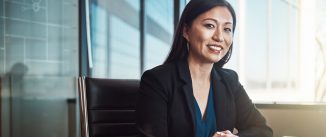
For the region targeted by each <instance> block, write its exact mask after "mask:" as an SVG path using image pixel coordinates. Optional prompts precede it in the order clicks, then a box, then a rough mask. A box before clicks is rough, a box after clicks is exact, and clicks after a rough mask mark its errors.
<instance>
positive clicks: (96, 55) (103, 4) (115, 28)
mask: <svg viewBox="0 0 326 137" xmlns="http://www.w3.org/2000/svg"><path fill="white" fill-rule="evenodd" d="M139 4H140V3H139V1H137V0H126V1H125V0H119V1H117V0H96V1H92V3H91V32H92V33H91V39H92V59H93V64H94V66H93V68H92V76H93V77H107V78H120V79H123V78H129V79H130V78H135V79H136V78H139V77H140V32H139V12H140V10H139V7H140V5H139Z"/></svg>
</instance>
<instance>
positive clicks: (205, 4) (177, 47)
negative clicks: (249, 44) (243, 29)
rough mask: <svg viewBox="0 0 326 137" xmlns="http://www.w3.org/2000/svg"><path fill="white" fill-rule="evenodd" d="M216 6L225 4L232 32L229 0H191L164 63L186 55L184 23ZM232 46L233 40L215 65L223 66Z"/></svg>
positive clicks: (229, 55)
mask: <svg viewBox="0 0 326 137" xmlns="http://www.w3.org/2000/svg"><path fill="white" fill-rule="evenodd" d="M216 6H225V7H227V8H228V10H229V11H230V13H231V15H232V19H233V29H232V30H233V32H234V30H235V25H236V15H235V12H234V9H233V8H232V6H231V5H230V3H229V2H227V1H226V0H191V1H190V2H189V3H188V4H187V6H186V7H185V9H184V10H183V12H182V15H181V18H180V21H179V23H178V26H177V29H176V32H175V34H174V38H173V43H172V47H171V51H170V53H169V55H168V57H167V59H166V60H165V61H164V64H166V63H170V62H175V61H179V60H181V59H183V58H185V57H186V56H187V55H188V50H187V40H186V39H185V38H184V37H183V28H184V27H185V25H188V26H191V25H192V22H193V21H194V19H195V18H197V17H198V16H199V15H201V14H203V13H204V12H206V11H208V10H210V9H212V8H214V7H216ZM232 47H233V42H232V44H231V46H230V49H229V51H228V52H227V53H226V55H225V56H224V57H223V58H222V59H221V60H220V61H218V62H217V63H215V66H216V65H217V66H218V67H223V65H224V64H225V63H227V62H228V61H229V59H230V57H231V54H232Z"/></svg>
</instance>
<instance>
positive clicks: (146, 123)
mask: <svg viewBox="0 0 326 137" xmlns="http://www.w3.org/2000/svg"><path fill="white" fill-rule="evenodd" d="M162 83H163V82H160V81H159V80H158V79H157V78H156V77H155V76H154V75H153V74H152V73H151V71H146V72H145V73H144V74H143V76H142V78H141V82H140V88H139V96H138V103H137V109H136V117H137V118H136V119H137V128H138V131H139V136H140V137H153V136H155V137H168V128H167V95H166V93H164V90H163V89H164V88H163V87H164V86H163V85H162Z"/></svg>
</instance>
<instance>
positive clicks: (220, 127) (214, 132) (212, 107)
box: [136, 0, 272, 137]
mask: <svg viewBox="0 0 326 137" xmlns="http://www.w3.org/2000/svg"><path fill="white" fill-rule="evenodd" d="M235 25H236V16H235V12H234V10H233V8H232V7H231V5H230V4H229V3H228V2H227V1H225V0H191V1H190V2H189V3H188V4H187V6H186V7H185V9H184V11H183V13H182V16H181V19H180V22H179V24H178V27H177V30H176V34H175V37H174V41H173V45H172V49H171V52H170V54H169V56H168V58H167V60H166V61H165V62H164V64H163V65H161V66H158V67H155V68H153V69H151V70H148V71H146V72H144V74H143V76H142V78H141V84H140V89H139V91H140V93H139V101H138V104H137V110H136V112H137V128H138V130H139V133H140V136H145V137H194V136H195V137H212V136H213V137H237V136H240V137H271V136H272V130H271V129H270V128H269V127H268V126H267V125H266V121H265V119H264V117H263V116H262V115H261V114H260V113H259V111H258V110H257V109H256V108H255V106H254V104H253V103H252V102H251V100H250V99H249V97H248V95H247V94H246V92H245V90H244V88H243V87H242V86H241V84H240V83H239V81H238V76H237V74H236V72H234V71H232V70H229V69H224V68H222V67H223V65H224V64H225V63H227V62H228V60H229V58H230V56H231V53H232V42H233V32H234V29H235ZM233 129H237V130H238V133H234V134H233V133H232V132H233Z"/></svg>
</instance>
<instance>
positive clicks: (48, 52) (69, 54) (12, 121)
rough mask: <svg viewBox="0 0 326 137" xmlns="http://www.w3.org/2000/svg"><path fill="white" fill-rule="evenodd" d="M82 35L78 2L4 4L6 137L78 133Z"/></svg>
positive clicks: (1, 43) (0, 48) (1, 47)
mask: <svg viewBox="0 0 326 137" xmlns="http://www.w3.org/2000/svg"><path fill="white" fill-rule="evenodd" d="M78 33H79V32H78V1H77V0H0V76H1V83H0V84H1V86H0V87H1V88H0V94H1V100H0V101H1V103H0V104H1V107H0V108H1V113H0V114H1V115H0V116H1V117H0V121H1V125H2V126H1V132H0V133H1V135H0V136H2V137H46V136H48V137H67V136H69V135H73V134H74V133H75V131H72V130H74V129H75V127H74V126H72V127H70V126H68V125H70V124H72V125H75V124H74V123H69V121H70V120H69V119H68V115H69V112H70V111H69V110H68V105H69V104H68V100H69V99H71V98H76V95H75V94H76V81H75V79H76V77H77V76H78ZM73 115H74V114H73ZM71 132H73V133H72V134H71Z"/></svg>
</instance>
